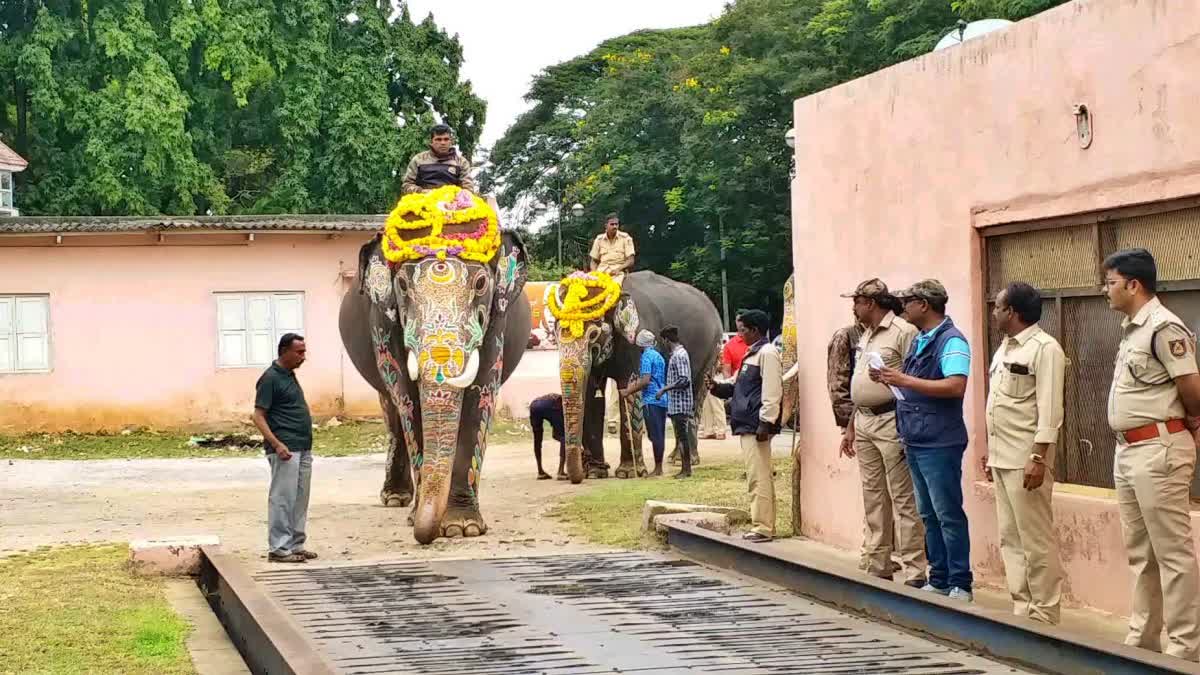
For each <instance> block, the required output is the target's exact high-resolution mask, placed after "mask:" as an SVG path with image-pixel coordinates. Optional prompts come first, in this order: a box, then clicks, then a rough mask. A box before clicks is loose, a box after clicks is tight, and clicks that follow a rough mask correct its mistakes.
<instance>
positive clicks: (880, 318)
mask: <svg viewBox="0 0 1200 675" xmlns="http://www.w3.org/2000/svg"><path fill="white" fill-rule="evenodd" d="M842 297H844V298H853V299H854V318H855V320H856V321H857V322H858V323H859V324H862V325H863V326H864V327H865V330H864V331H863V334H862V337H860V338H859V340H858V345H857V347H856V352H855V354H856V356H855V361H854V374H853V375H852V376H851V379H850V399H851V400H852V401H853V402H854V411H853V412H852V413H851V419H850V422H849V424H848V425H847V426H846V433H845V436H843V437H842V448H841V454H843V455H845V456H846V457H857V458H858V467H859V472H860V473H861V478H862V491H863V510H864V511H865V512H866V514H865V517H866V528H865V532H864V536H863V550H862V559H861V561H860V563H859V568H860V569H862V570H863V571H864V572H866V573H867V574H870V575H871V576H875V577H880V578H883V579H891V578H893V575H894V574H895V572H897V571H899V572H900V573H901V576H902V577H903V579H904V583H905V584H906V585H908V586H912V587H913V588H921V587H923V586H925V582H926V576H925V569H926V567H927V566H928V560H927V559H926V557H925V526H924V524H922V522H921V518H920V516H919V514H918V513H917V501H916V496H915V495H914V493H913V483H912V474H911V473H910V472H909V470H908V462H907V461H906V459H905V456H904V448H903V447H902V446H901V445H900V436H899V434H898V432H897V430H896V397H895V395H894V394H893V393H892V390H891V388H889V387H888V386H887V385H884V384H881V383H879V382H875V381H873V380H872V379H871V374H870V370H871V367H872V366H871V358H870V356H871V355H872V354H878V355H879V357H880V358H881V359H882V361H883V365H884V366H887V367H888V368H900V367H901V366H902V365H903V364H904V357H906V356H908V353H909V350H910V349H911V348H912V343H913V340H914V339H915V338H916V337H917V329H916V327H915V326H913V325H912V324H910V323H908V322H907V321H905V320H904V319H901V318H900V317H898V316H896V313H897V310H899V309H900V303H899V302H898V301H897V300H896V299H895V298H893V297H892V296H891V295H890V294H889V293H888V287H887V285H886V284H884V283H883V282H882V281H880V280H879V279H871V280H869V281H864V282H862V283H861V284H859V285H858V288H856V289H854V291H853V292H851V293H846V294H845V295H843V296H842ZM893 552H895V553H896V554H897V556H898V557H899V558H900V569H899V570H897V569H896V567H897V565H896V563H895V561H893V560H892V553H893Z"/></svg>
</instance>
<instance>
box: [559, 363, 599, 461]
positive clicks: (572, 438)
mask: <svg viewBox="0 0 1200 675" xmlns="http://www.w3.org/2000/svg"><path fill="white" fill-rule="evenodd" d="M564 347H566V345H564ZM590 374H591V363H590V361H589V359H588V358H587V351H586V349H583V350H572V349H568V348H560V350H559V379H560V381H561V383H562V397H563V426H564V427H565V428H564V430H563V431H564V432H565V433H566V436H567V440H566V444H567V477H568V478H570V479H571V482H572V483H575V484H578V483H582V482H583V476H584V470H583V417H584V411H585V409H586V404H587V401H586V397H587V382H588V376H589V375H590Z"/></svg>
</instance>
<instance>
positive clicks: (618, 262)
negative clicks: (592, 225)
mask: <svg viewBox="0 0 1200 675" xmlns="http://www.w3.org/2000/svg"><path fill="white" fill-rule="evenodd" d="M633 255H634V251H633V237H631V236H629V235H628V234H626V233H624V232H622V231H620V230H617V236H615V237H613V238H612V240H611V241H610V240H609V238H608V233H607V232H606V233H603V234H601V235H600V236H598V237H596V239H595V240H594V241H592V260H599V261H600V263H599V264H598V265H596V270H597V271H599V272H604V273H606V274H620V273H623V272H624V271H625V263H626V261H627V260H628V259H629V258H632V257H633Z"/></svg>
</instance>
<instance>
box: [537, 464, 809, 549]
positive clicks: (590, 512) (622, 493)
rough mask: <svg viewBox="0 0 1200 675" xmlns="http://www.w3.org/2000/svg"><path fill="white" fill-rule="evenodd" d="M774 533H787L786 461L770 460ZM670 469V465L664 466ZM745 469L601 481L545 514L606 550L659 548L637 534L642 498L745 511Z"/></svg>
mask: <svg viewBox="0 0 1200 675" xmlns="http://www.w3.org/2000/svg"><path fill="white" fill-rule="evenodd" d="M774 467H775V499H776V507H775V512H776V518H777V519H778V520H777V522H776V525H775V528H776V532H777V533H778V535H779V536H781V537H786V536H788V535H789V534H791V533H792V507H791V503H792V498H791V494H792V489H791V460H790V459H786V458H779V459H776V460H775V461H774ZM667 468H670V467H667ZM745 471H746V469H745V467H744V466H743V465H742V464H741V463H732V464H716V465H713V466H699V467H696V468H695V469H694V470H693V473H692V478H691V479H689V480H671V479H670V477H669V476H668V477H667V478H660V479H642V480H606V481H599V484H598V485H595V486H593V487H591V488H590V489H588V490H586V491H580V492H573V493H571V494H570V495H568V496H567V497H566V498H565V499H564V501H563V502H561V503H560V504H558V505H557V506H555V508H554V509H553V510H552V511H551V512H550V515H551V516H552V517H555V518H558V519H560V520H563V521H565V522H567V523H569V524H570V527H571V529H572V530H573V531H574V533H575V534H578V535H580V536H584V537H587V538H588V539H590V540H591V541H593V542H595V543H597V544H602V545H605V546H617V547H621V548H653V547H655V546H657V545H659V543H658V541H657V540H656V539H654V538H653V537H652V536H647V535H645V534H644V533H643V532H642V531H641V527H642V507H643V506H644V505H645V503H646V500H647V499H658V500H662V501H668V502H681V503H684V504H709V505H713V506H734V507H739V508H743V509H748V508H749V506H750V502H749V497H748V496H747V495H746V479H745V478H743V477H742V476H743V474H744V473H745Z"/></svg>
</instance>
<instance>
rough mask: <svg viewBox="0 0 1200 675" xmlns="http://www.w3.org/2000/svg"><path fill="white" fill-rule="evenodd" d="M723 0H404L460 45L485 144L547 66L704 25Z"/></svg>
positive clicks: (511, 118)
mask: <svg viewBox="0 0 1200 675" xmlns="http://www.w3.org/2000/svg"><path fill="white" fill-rule="evenodd" d="M728 1H729V0H603V1H601V2H597V1H595V0H457V1H455V0H450V1H446V0H442V1H441V2H434V1H433V0H406V4H407V5H408V8H409V12H410V13H411V15H412V18H413V20H414V21H418V22H419V21H421V20H422V19H424V18H425V16H426V15H427V14H429V13H430V12H431V11H432V12H433V16H434V20H435V21H436V23H437V24H438V25H439V26H441V27H442V29H443V30H445V31H446V32H447V33H449V34H451V35H454V34H455V33H457V34H458V37H459V41H460V42H461V43H462V45H463V58H464V64H463V69H462V77H463V79H465V80H469V81H470V82H471V85H472V87H473V88H474V90H475V93H476V94H477V95H479V96H481V97H482V98H483V99H484V100H486V101H487V123H486V125H485V126H484V129H483V139H482V143H481V144H482V146H483V147H491V145H492V144H493V143H495V142H496V141H497V140H498V139H499V138H500V137H501V136H503V135H504V131H505V130H506V129H507V128H508V127H509V125H511V124H512V123H513V122H515V121H516V119H517V117H518V116H519V115H520V114H521V113H522V112H524V111H525V110H526V109H527V108H528V106H527V104H526V103H525V101H524V99H523V98H522V97H523V96H524V95H525V93H526V92H527V91H529V84H530V82H532V80H533V77H534V76H535V75H537V74H538V73H539V72H541V70H542V69H543V68H545V67H547V66H551V65H554V64H556V63H559V62H562V61H566V60H568V59H570V58H573V57H575V56H579V55H581V54H585V53H587V52H589V51H591V50H592V48H593V47H595V46H596V45H598V44H600V43H601V42H603V41H604V40H606V39H608V38H612V37H616V36H618V35H624V34H625V33H629V32H632V31H635V30H638V29H641V28H676V27H680V26H693V25H696V24H701V23H706V22H708V21H711V20H712V19H715V18H716V17H717V16H719V15H720V14H721V10H722V8H723V7H724V6H725V3H726V2H728Z"/></svg>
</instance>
